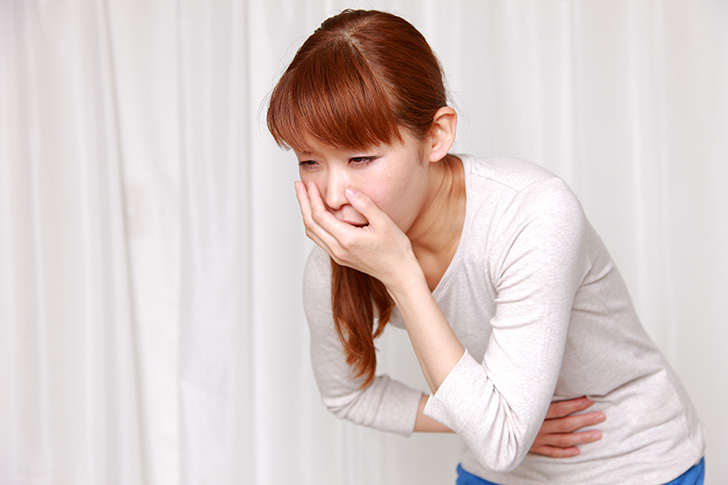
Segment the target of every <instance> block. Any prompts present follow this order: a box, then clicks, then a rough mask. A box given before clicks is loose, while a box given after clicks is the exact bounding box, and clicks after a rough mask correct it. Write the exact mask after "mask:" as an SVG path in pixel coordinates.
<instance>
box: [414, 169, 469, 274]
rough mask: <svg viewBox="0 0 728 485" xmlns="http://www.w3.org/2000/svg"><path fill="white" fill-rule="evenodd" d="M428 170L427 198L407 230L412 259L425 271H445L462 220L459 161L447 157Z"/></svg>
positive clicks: (461, 174)
mask: <svg viewBox="0 0 728 485" xmlns="http://www.w3.org/2000/svg"><path fill="white" fill-rule="evenodd" d="M431 170H432V171H433V172H432V177H431V178H430V179H431V182H430V190H429V194H430V196H429V197H428V199H427V200H426V202H425V205H424V206H423V208H422V211H421V212H420V214H419V215H418V216H417V219H416V220H415V221H414V223H413V224H412V226H411V227H410V229H409V231H407V236H408V237H409V239H410V241H411V243H412V249H413V250H414V253H415V256H416V257H417V259H418V260H419V261H420V264H421V265H422V266H423V268H424V269H425V272H427V267H432V265H434V266H435V267H442V266H444V268H447V265H448V264H449V263H450V260H451V259H452V257H453V255H454V254H455V250H456V249H457V245H458V242H459V241H460V234H461V233H462V229H463V223H464V221H465V175H464V171H463V165H462V162H461V161H460V160H459V159H458V158H457V157H454V156H451V155H448V156H447V157H445V159H444V160H442V161H441V162H438V163H434V164H432V166H431ZM443 271H444V269H443ZM428 279H429V278H428ZM436 279H438V280H439V278H436Z"/></svg>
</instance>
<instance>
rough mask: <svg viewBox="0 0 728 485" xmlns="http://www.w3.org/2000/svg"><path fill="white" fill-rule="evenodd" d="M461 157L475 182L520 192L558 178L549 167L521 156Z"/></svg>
mask: <svg viewBox="0 0 728 485" xmlns="http://www.w3.org/2000/svg"><path fill="white" fill-rule="evenodd" d="M460 159H461V160H462V161H463V166H464V168H465V170H466V171H467V172H469V175H470V177H471V179H472V183H473V184H479V183H490V184H495V185H499V186H501V187H503V188H504V189H508V190H510V191H511V192H520V191H521V190H523V189H524V188H526V187H528V186H530V185H533V184H537V183H539V182H544V181H548V180H553V179H558V177H557V176H556V175H554V174H553V173H551V172H550V171H548V170H547V169H545V168H543V167H541V166H539V165H536V164H535V163H532V162H529V161H527V160H522V159H520V158H513V157H489V158H480V157H474V156H470V155H460Z"/></svg>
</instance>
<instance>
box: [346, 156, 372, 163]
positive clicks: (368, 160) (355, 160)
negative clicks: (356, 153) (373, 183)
mask: <svg viewBox="0 0 728 485" xmlns="http://www.w3.org/2000/svg"><path fill="white" fill-rule="evenodd" d="M376 159H377V157H352V158H350V159H349V162H351V163H353V164H355V165H367V164H369V163H371V162H373V161H374V160H376Z"/></svg>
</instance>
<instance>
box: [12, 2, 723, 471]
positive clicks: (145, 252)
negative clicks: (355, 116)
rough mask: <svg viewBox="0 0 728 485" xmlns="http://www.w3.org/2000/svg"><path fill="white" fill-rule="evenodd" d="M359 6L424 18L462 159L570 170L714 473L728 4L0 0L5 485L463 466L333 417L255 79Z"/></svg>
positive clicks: (288, 177)
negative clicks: (683, 394)
mask: <svg viewBox="0 0 728 485" xmlns="http://www.w3.org/2000/svg"><path fill="white" fill-rule="evenodd" d="M352 6H353V7H356V6H362V7H376V8H380V9H385V10H390V11H393V12H395V13H399V14H401V15H403V16H404V17H405V18H407V19H408V20H410V21H411V22H413V23H414V25H415V26H416V27H418V28H419V29H420V30H421V31H422V32H423V33H424V34H425V36H426V37H427V38H428V40H429V41H430V43H431V45H432V46H433V48H434V50H435V51H436V53H437V54H438V55H439V57H440V59H441V61H442V63H443V65H444V68H445V71H446V73H447V76H448V85H449V89H450V92H451V99H452V102H453V105H454V106H455V108H456V109H457V110H458V112H459V114H460V128H459V135H458V140H457V142H456V148H455V151H459V152H470V153H474V154H478V155H490V154H495V155H509V156H517V157H522V158H526V159H528V160H531V161H534V162H536V163H539V164H541V165H543V166H545V167H547V168H548V169H550V170H552V171H554V172H555V173H557V174H559V175H560V176H562V177H563V178H564V179H566V181H567V182H568V183H569V184H570V185H571V186H572V188H573V189H574V190H575V192H576V193H577V194H578V195H579V197H580V199H581V201H582V203H583V205H584V207H585V209H586V212H587V214H588V216H589V217H590V219H591V221H592V223H593V225H594V226H595V227H596V228H597V230H598V231H599V232H600V234H601V235H602V237H603V239H604V240H605V242H606V243H607V246H608V247H609V248H610V251H611V253H612V255H613V257H614V259H615V260H616V261H617V263H618V265H619V267H620V269H621V271H622V273H623V275H624V277H625V279H626V280H627V283H628V285H629V287H630V289H631V292H632V296H633V299H634V303H635V305H636V307H637V309H638V311H639V314H640V316H641V317H642V320H643V322H644V325H645V327H646V328H647V330H648V331H649V333H650V334H651V335H652V337H653V338H654V340H655V341H656V343H657V344H658V346H659V347H660V348H661V349H662V350H663V351H664V353H665V354H666V356H667V358H668V360H669V361H670V362H671V364H672V365H673V366H674V367H675V368H676V370H677V372H678V374H679V375H680V376H681V378H682V380H683V383H684V384H685V386H686V388H687V389H688V391H689V393H690V395H691V396H692V399H693V401H694V403H695V405H696V407H697V409H698V412H699V414H700V416H701V418H702V419H703V421H704V424H705V428H706V431H707V436H708V452H707V467H708V480H707V483H711V484H721V483H727V482H728V464H727V463H726V461H725V460H724V459H722V458H723V457H725V456H726V455H728V418H726V412H725V410H726V408H728V385H726V384H728V378H726V370H728V357H727V356H726V355H727V354H728V352H727V351H726V345H725V343H726V341H728V326H727V325H726V323H728V317H726V315H727V312H726V310H728V308H727V305H726V300H727V298H726V290H728V276H727V275H728V255H726V248H727V247H728V227H727V215H728V209H727V208H728V195H727V194H728V192H727V191H726V190H725V187H726V183H728V89H726V86H728V2H726V1H724V0H689V1H688V0H664V1H661V0H651V1H648V0H634V1H629V0H588V1H587V0H585V1H578V0H511V1H506V0H500V1H495V0H490V1H475V0H473V1H464V0H463V1H453V2H445V1H434V0H429V1H415V0H408V1H405V0H401V1H373V2H356V1H354V2H343V1H339V0H336V1H334V0H332V1H313V0H308V1H292V0H287V1H266V2H263V1H253V0H239V1H235V2H234V1H223V0H215V1H204V2H203V1H202V0H197V1H191V0H178V1H172V0H154V1H142V0H128V1H121V0H106V1H104V0H64V1H62V0H48V1H41V0H36V1H31V0H27V1H24V0H0V484H2V485H21V484H22V485H51V484H53V485H55V484H61V485H66V484H73V485H75V484H89V485H97V484H104V485H107V484H108V485H112V484H153V485H157V484H160V485H167V484H169V485H172V484H194V485H198V484H215V485H232V484H256V485H257V484H261V485H272V484H275V485H278V484H289V483H298V484H312V485H313V484H315V485H321V484H362V485H363V484H401V483H407V484H410V483H418V484H443V483H454V476H455V473H454V468H455V465H456V464H457V455H458V451H459V446H460V444H459V443H458V441H457V438H456V437H452V436H450V437H443V436H415V437H412V438H409V439H405V438H401V437H399V436H393V435H386V434H382V433H378V432H375V431H371V430H367V429H363V428H358V427H355V426H353V425H350V424H348V423H345V422H341V421H337V420H336V419H335V418H334V417H332V416H330V415H329V414H327V413H326V411H325V410H324V409H323V407H322V406H321V405H320V403H319V398H318V394H317V391H316V388H315V384H314V382H313V378H312V374H311V370H310V364H309V356H308V348H307V346H308V343H307V342H308V335H307V329H306V324H305V321H304V319H303V316H302V308H301V302H300V294H301V273H302V267H303V262H304V260H305V256H306V254H307V252H308V250H309V248H310V245H311V243H310V242H309V241H307V240H306V239H305V237H304V235H303V231H302V224H301V222H300V217H299V215H298V208H297V205H296V202H295V197H294V193H293V181H294V180H295V179H296V177H297V170H296V164H295V159H294V157H293V155H292V154H290V153H285V152H282V151H280V150H279V149H278V148H277V147H276V146H275V145H274V143H273V142H272V140H271V138H270V136H269V135H268V133H267V130H266V128H265V126H264V119H265V108H266V96H267V95H268V93H269V92H270V90H271V89H272V87H273V85H274V83H275V81H276V79H277V78H278V76H279V75H280V74H281V73H282V70H283V69H284V68H285V66H286V65H287V63H288V62H290V60H291V58H292V57H293V55H294V54H295V51H296V49H297V48H298V46H299V45H300V44H301V43H302V42H303V40H304V39H305V38H306V37H307V36H308V35H309V34H310V33H311V32H312V31H313V30H314V29H315V28H316V27H317V26H318V24H319V23H320V22H321V21H322V20H323V19H324V18H326V17H328V16H329V15H332V14H334V13H337V12H338V11H340V10H341V9H343V8H345V7H352ZM380 348H381V350H382V352H381V356H380V364H381V368H382V370H383V371H386V372H388V373H390V374H392V375H394V376H396V377H399V378H401V379H404V380H406V381H408V382H410V383H412V384H413V385H419V386H421V387H422V389H423V390H424V389H425V386H424V383H423V382H422V379H421V377H420V372H419V369H418V368H417V365H416V362H415V361H414V359H413V357H412V351H411V349H410V346H409V342H408V341H407V338H406V336H405V335H404V334H402V333H397V332H388V333H387V335H386V336H385V337H384V339H383V342H382V343H381V344H380Z"/></svg>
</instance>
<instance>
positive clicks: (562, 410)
mask: <svg viewBox="0 0 728 485" xmlns="http://www.w3.org/2000/svg"><path fill="white" fill-rule="evenodd" d="M592 404H594V401H592V400H591V399H589V398H586V397H580V398H577V399H569V400H568V401H557V402H552V403H551V405H550V406H549V410H548V412H547V413H546V419H552V418H563V417H564V416H568V415H569V414H573V413H576V412H579V411H583V410H584V409H586V408H588V407H589V406H591V405H592Z"/></svg>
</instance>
